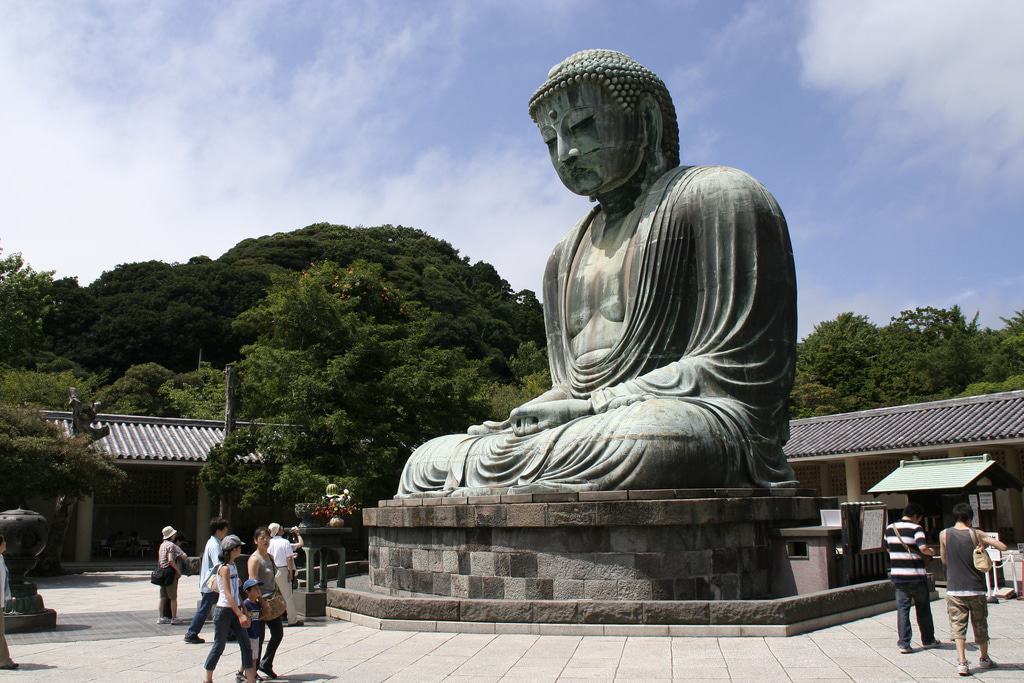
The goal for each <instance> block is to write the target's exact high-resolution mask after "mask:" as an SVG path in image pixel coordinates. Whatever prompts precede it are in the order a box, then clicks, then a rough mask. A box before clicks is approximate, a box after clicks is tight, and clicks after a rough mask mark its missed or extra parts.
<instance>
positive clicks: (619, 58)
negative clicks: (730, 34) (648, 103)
mask: <svg viewBox="0 0 1024 683" xmlns="http://www.w3.org/2000/svg"><path fill="white" fill-rule="evenodd" d="M583 81H591V82H593V83H595V84H597V85H601V86H604V87H605V88H607V89H608V91H609V92H610V93H611V94H612V96H613V97H614V98H615V99H616V101H618V103H619V104H620V105H622V107H623V108H624V109H625V110H626V111H633V109H634V108H635V107H636V104H637V102H638V101H639V98H640V96H641V95H643V94H644V93H647V94H650V95H651V96H652V97H654V99H655V101H656V102H657V103H658V107H659V108H660V109H661V120H662V128H663V130H662V134H661V150H662V153H663V154H664V155H665V160H666V161H667V162H668V167H669V168H672V167H675V166H678V165H679V124H678V122H677V120H676V109H675V106H674V105H673V104H672V96H671V95H669V92H668V88H666V87H665V84H664V83H663V82H662V80H661V79H660V78H658V76H657V75H655V73H654V72H653V71H651V70H650V69H648V68H647V67H645V66H644V65H643V64H640V62H638V61H636V60H635V59H633V58H632V57H630V56H629V55H627V54H624V53H622V52H618V51H616V50H582V51H580V52H577V53H576V54H574V55H571V56H569V57H567V58H566V59H564V60H562V61H561V62H559V63H558V64H556V65H555V66H553V67H551V70H550V71H549V72H548V79H547V80H546V81H544V83H543V84H542V85H541V86H540V87H539V88H537V91H536V92H535V93H533V96H532V97H531V98H530V107H529V108H530V116H531V117H532V118H533V120H534V121H536V120H537V110H538V109H539V107H540V104H541V102H542V100H543V99H544V98H545V97H546V96H547V95H550V94H551V93H553V92H555V91H556V90H559V89H562V88H567V87H569V86H570V85H573V84H576V83H581V82H583Z"/></svg>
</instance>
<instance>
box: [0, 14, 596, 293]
mask: <svg viewBox="0 0 1024 683" xmlns="http://www.w3.org/2000/svg"><path fill="white" fill-rule="evenodd" d="M203 8H204V11H206V10H209V16H205V17H203V19H202V20H197V18H196V17H194V16H191V15H189V12H191V11H193V10H194V9H195V8H192V10H188V9H186V8H181V7H179V6H177V5H173V4H169V3H160V4H155V5H147V6H140V5H135V4H132V5H114V6H108V7H105V8H103V9H91V10H87V9H82V8H80V7H78V6H70V7H66V6H65V5H41V4H40V5H37V4H28V5H14V4H4V5H0V92H2V93H3V105H4V106H3V108H2V110H0V123H2V125H0V149H3V150H4V156H5V159H4V162H5V163H4V164H2V165H0V246H2V247H3V249H4V251H5V252H12V251H21V252H23V253H24V255H25V257H26V259H27V260H28V261H29V262H30V263H31V264H32V265H33V267H35V268H36V269H37V270H43V269H56V270H57V271H58V274H59V275H79V276H81V279H82V281H83V283H85V282H89V281H91V280H92V279H94V278H95V277H96V276H98V275H99V273H100V271H102V270H107V269H110V268H112V267H113V266H114V265H116V264H117V263H121V262H130V261H140V260H147V259H159V260H165V261H175V260H177V261H181V260H186V259H187V258H189V257H191V256H193V255H196V254H200V253H205V254H208V255H210V256H217V255H219V254H220V253H221V252H223V251H224V250H226V249H227V248H229V247H230V246H232V245H233V244H235V243H236V242H237V241H239V240H241V239H244V238H246V237H253V236H258V235H262V234H267V233H272V232H277V231H281V230H291V229H294V228H296V227H300V226H302V225H306V224H309V223H313V222H316V221H320V220H326V221H331V222H339V223H346V224H350V225H357V224H364V225H373V224H379V223H393V224H399V223H401V224H406V225H411V226H415V227H419V228H422V229H425V230H427V231H428V232H430V233H431V234H433V235H435V236H438V237H440V238H442V239H446V240H448V241H450V242H451V243H452V244H453V245H454V246H456V248H459V249H460V250H461V251H462V252H463V253H465V254H466V255H468V256H470V257H471V258H473V259H484V260H487V261H490V262H492V263H495V264H496V265H497V267H498V269H499V272H500V273H501V274H502V275H503V276H505V277H506V278H507V279H509V280H510V281H511V282H512V284H513V286H514V287H516V288H523V287H528V288H533V289H538V288H539V285H540V273H541V271H542V269H543V265H544V259H545V256H546V253H547V250H549V249H550V248H551V247H552V246H553V245H554V243H555V242H556V241H557V239H558V238H559V237H560V236H561V235H560V233H561V232H564V231H565V230H568V228H569V227H570V226H571V224H572V223H573V221H574V220H575V219H576V217H577V214H579V213H582V211H584V210H585V208H586V206H585V201H582V202H581V200H579V199H578V198H573V197H572V196H571V195H569V194H568V193H567V192H566V191H565V190H564V189H561V188H560V187H559V186H558V185H557V181H556V180H555V178H554V175H553V172H552V171H551V170H550V168H547V161H546V155H545V154H544V153H543V149H542V148H541V146H540V145H539V144H538V147H537V149H531V150H523V149H520V148H519V147H518V146H517V143H515V142H501V143H499V146H498V147H497V148H486V149H478V150H475V151H473V152H472V153H470V154H469V156H468V158H463V159H455V158H454V157H453V153H452V152H451V151H449V150H445V149H439V148H429V144H427V145H421V144H418V143H419V141H413V140H403V139H402V137H401V135H400V133H401V131H402V128H403V126H405V125H406V124H407V123H408V117H409V116H410V115H412V114H410V113H409V110H411V109H412V106H410V107H404V106H402V104H401V103H402V102H409V103H410V105H412V103H414V102H415V101H417V100H419V99H424V98H427V99H428V98H429V97H432V96H436V90H437V89H439V88H444V87H445V83H446V80H447V79H450V78H451V74H452V70H453V65H455V64H457V63H458V61H459V60H460V59H461V54H460V51H459V43H460V35H461V34H462V32H463V31H465V30H467V26H468V25H469V24H470V23H471V22H470V19H468V18H467V16H466V11H465V7H464V6H462V5H452V6H450V7H437V6H432V7H430V8H427V9H425V10H423V11H416V10H410V6H408V5H405V6H403V8H398V7H394V8H392V7H391V6H389V5H386V4H383V5H378V4H372V5H369V4H368V5H355V4H354V3H352V4H346V5H344V7H342V6H334V5H328V6H314V5H288V6H283V5H270V4H257V5H253V4H251V3H242V4H238V5H219V4H218V5H204V6H203ZM285 43H288V44H287V45H286V44H285ZM425 148H426V149H425ZM552 228H554V230H555V232H556V233H558V234H550V232H551V230H552Z"/></svg>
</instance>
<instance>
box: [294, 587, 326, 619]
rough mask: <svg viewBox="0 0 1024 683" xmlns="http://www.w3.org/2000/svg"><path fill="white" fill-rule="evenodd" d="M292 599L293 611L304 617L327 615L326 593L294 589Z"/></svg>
mask: <svg viewBox="0 0 1024 683" xmlns="http://www.w3.org/2000/svg"><path fill="white" fill-rule="evenodd" d="M292 599H293V600H295V611H296V612H298V613H299V614H301V615H302V616H303V617H304V618H306V619H309V618H310V617H323V616H326V615H327V611H326V610H327V593H323V592H317V591H314V592H311V593H307V592H305V591H294V592H292Z"/></svg>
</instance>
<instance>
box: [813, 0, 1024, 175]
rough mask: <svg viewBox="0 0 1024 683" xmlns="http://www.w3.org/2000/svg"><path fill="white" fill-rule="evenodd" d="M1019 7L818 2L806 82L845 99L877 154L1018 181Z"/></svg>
mask: <svg viewBox="0 0 1024 683" xmlns="http://www.w3.org/2000/svg"><path fill="white" fill-rule="evenodd" d="M1022 26H1024V3H1020V2H1000V1H984V0H978V1H976V2H957V1H955V0H944V1H936V0H907V1H904V2H890V1H888V0H865V1H864V2H856V3H850V2H827V1H818V2H814V3H813V4H811V5H810V9H809V13H808V21H807V27H806V33H805V34H804V36H803V39H802V40H801V42H800V55H801V57H802V60H803V78H804V80H805V82H806V83H807V84H808V85H811V86H813V87H816V88H821V89H824V90H830V91H832V92H834V93H835V94H837V95H838V96H839V97H841V98H842V99H843V100H844V101H847V102H849V103H851V104H852V105H853V107H854V111H853V112H852V113H853V116H854V120H855V121H856V122H857V125H858V126H859V129H860V132H861V133H862V134H863V135H864V136H865V137H867V138H868V139H869V141H870V142H869V145H871V146H872V147H873V150H872V151H873V153H875V154H879V155H885V156H889V155H892V154H893V152H895V153H896V154H897V155H898V156H900V157H902V160H903V162H904V163H909V164H923V163H940V162H941V163H944V164H952V165H954V166H959V170H960V171H961V172H962V174H963V177H964V178H965V179H967V180H968V181H969V182H973V183H978V184H984V183H985V182H987V181H990V180H992V179H993V178H999V177H1002V178H1003V179H1004V180H1005V181H1006V187H1009V188H1013V189H1014V191H1015V190H1016V188H1017V187H1019V183H1020V182H1021V181H1022V180H1024V88H1022V87H1021V78H1022V74H1024V40H1022V38H1021V27H1022Z"/></svg>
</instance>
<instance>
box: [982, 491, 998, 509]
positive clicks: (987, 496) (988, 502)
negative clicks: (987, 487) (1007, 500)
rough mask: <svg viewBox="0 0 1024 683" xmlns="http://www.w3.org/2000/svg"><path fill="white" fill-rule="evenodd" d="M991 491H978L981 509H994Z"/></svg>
mask: <svg viewBox="0 0 1024 683" xmlns="http://www.w3.org/2000/svg"><path fill="white" fill-rule="evenodd" d="M993 498H994V496H993V495H992V492H991V491H981V492H979V493H978V503H979V507H980V508H981V509H982V510H995V509H996V505H995V500H993Z"/></svg>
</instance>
